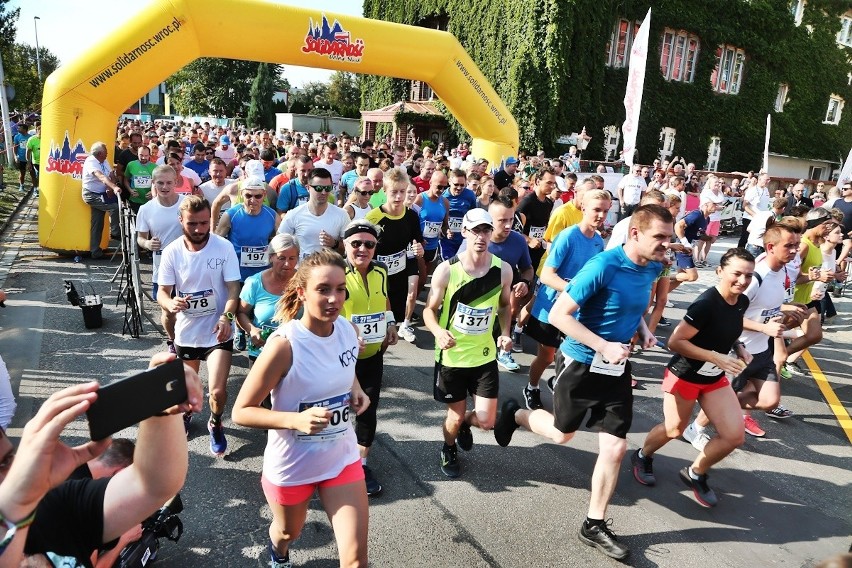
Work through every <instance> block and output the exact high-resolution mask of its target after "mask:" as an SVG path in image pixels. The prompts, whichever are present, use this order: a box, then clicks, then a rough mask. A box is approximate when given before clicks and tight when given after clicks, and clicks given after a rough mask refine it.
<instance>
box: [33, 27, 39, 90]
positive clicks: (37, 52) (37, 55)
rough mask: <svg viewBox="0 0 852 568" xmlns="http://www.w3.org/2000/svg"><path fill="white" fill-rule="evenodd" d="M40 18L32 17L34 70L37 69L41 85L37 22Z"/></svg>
mask: <svg viewBox="0 0 852 568" xmlns="http://www.w3.org/2000/svg"><path fill="white" fill-rule="evenodd" d="M40 19H41V18H39V17H38V16H33V27H35V40H36V69H38V82H39V83H41V54H40V53H39V49H38V21H39V20H40Z"/></svg>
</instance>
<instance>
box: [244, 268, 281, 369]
mask: <svg viewBox="0 0 852 568" xmlns="http://www.w3.org/2000/svg"><path fill="white" fill-rule="evenodd" d="M279 298H280V296H276V295H275V294H270V293H269V292H267V291H266V288H264V287H263V280H262V277H261V274H260V273H258V274H252V275H251V276H249V277H248V278H246V283H245V284H244V285H243V289H242V291H241V292H240V300H242V301H243V302H245V303H247V304H251V305H252V306H254V310H253V312H252V318H251V323H252V325H254V326H255V327H258V328H260V329H262V330H268V331H273V330H275V329H276V328H277V327H278V322H274V321H272V316H274V315H275V306H276V305H278V299H279ZM262 350H263V347H260V348H257V347H255V346H254V345H253V344H252V342H251V341H249V342H248V353H249V355H251V356H252V357H257V356H258V355H260V352H261V351H262Z"/></svg>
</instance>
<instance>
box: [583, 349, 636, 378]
mask: <svg viewBox="0 0 852 568" xmlns="http://www.w3.org/2000/svg"><path fill="white" fill-rule="evenodd" d="M626 365H627V359H626V358H625V359H623V360H622V361H621V363H610V362H609V361H607V360H606V359H604V358H603V355H601V354H600V353H598V352H597V351H595V356H594V358H593V359H592V365H591V366H590V367H589V370H590V371H591V372H593V373H598V374H599V375H609V376H611V377H620V376H621V375H623V374H624V371H625V366H626Z"/></svg>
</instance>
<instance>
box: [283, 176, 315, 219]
mask: <svg viewBox="0 0 852 568" xmlns="http://www.w3.org/2000/svg"><path fill="white" fill-rule="evenodd" d="M310 197H311V194H310V192H309V191H308V188H307V187H305V186H304V185H302V182H300V181H299V180H297V179H294V180H290V181H288V182H287V183H285V184H284V185H282V186H281V187H280V188H279V190H278V201H277V202H276V204H275V208H276V209H278V211H280V212H281V213H286V212H287V211H289V210H290V209H295V208H296V207H298V206H299V205H304V204H305V203H307V202H308V199H310Z"/></svg>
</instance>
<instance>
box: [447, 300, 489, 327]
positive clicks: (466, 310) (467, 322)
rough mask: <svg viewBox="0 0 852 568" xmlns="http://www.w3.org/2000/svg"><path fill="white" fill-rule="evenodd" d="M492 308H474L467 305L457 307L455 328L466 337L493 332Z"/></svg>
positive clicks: (454, 319) (454, 318) (454, 317)
mask: <svg viewBox="0 0 852 568" xmlns="http://www.w3.org/2000/svg"><path fill="white" fill-rule="evenodd" d="M491 310H492V309H491V308H490V307H488V308H472V307H470V306H468V305H467V304H462V303H461V302H459V304H458V305H457V306H456V313H455V314H453V327H454V328H456V329H457V330H459V331H460V332H462V333H464V334H466V335H482V334H483V333H488V332H489V331H490V330H491Z"/></svg>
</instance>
